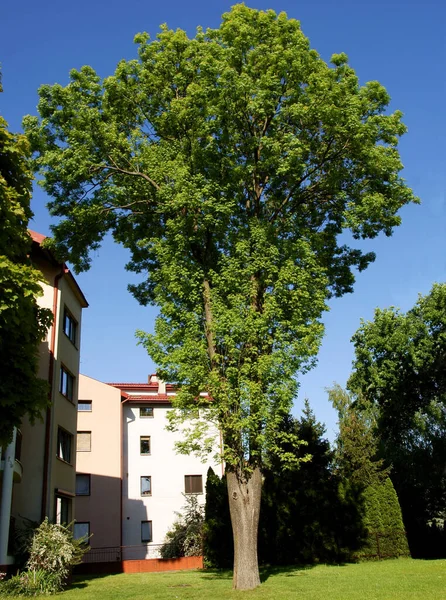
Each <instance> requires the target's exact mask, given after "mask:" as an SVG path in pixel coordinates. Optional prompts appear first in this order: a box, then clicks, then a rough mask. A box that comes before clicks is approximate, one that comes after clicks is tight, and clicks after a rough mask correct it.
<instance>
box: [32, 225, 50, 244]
mask: <svg viewBox="0 0 446 600" xmlns="http://www.w3.org/2000/svg"><path fill="white" fill-rule="evenodd" d="M28 232H29V235H30V236H31V239H32V241H33V242H37V243H38V244H41V243H42V242H43V240H46V235H42V234H41V233H37V231H33V230H32V229H28Z"/></svg>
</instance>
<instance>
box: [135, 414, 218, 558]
mask: <svg viewBox="0 0 446 600" xmlns="http://www.w3.org/2000/svg"><path fill="white" fill-rule="evenodd" d="M141 406H150V405H148V404H147V403H144V404H141ZM152 406H153V417H140V411H139V406H135V405H131V406H130V405H128V404H126V403H124V404H123V410H124V414H123V417H124V432H123V434H124V440H123V454H124V473H123V545H124V546H140V547H141V521H152V542H151V544H149V548H148V553H147V554H146V553H145V551H144V553H143V555H142V556H140V555H138V556H136V555H135V552H133V554H132V555H131V556H129V558H145V557H154V556H156V549H157V548H154V547H153V546H155V545H157V544H162V543H163V542H164V540H165V536H166V533H167V531H168V530H169V529H170V527H171V525H172V523H173V522H174V521H175V519H176V515H175V512H182V508H183V506H184V505H185V502H186V500H185V498H184V496H183V493H184V491H185V488H184V476H185V475H201V476H202V481H203V493H202V494H200V495H198V500H199V502H200V503H201V504H204V501H205V494H204V492H205V484H206V475H207V471H208V468H209V467H210V466H212V468H213V469H214V471H215V472H216V473H220V471H221V466H220V465H216V464H215V463H214V462H213V461H212V460H209V461H208V462H206V463H204V464H203V463H202V462H201V461H200V459H198V458H197V457H195V456H193V455H190V456H186V455H181V454H177V453H176V452H175V442H176V441H177V440H179V439H180V435H181V434H180V433H177V432H176V433H173V432H169V431H167V430H166V425H167V418H166V415H167V412H168V410H169V409H170V407H169V406H168V405H157V404H155V403H154V404H153V405H152ZM141 436H150V438H151V439H150V442H151V453H150V455H141V454H140V437H141ZM218 443H219V435H218V433H217V432H216V444H218ZM216 449H217V448H216ZM141 476H150V477H151V483H152V495H151V496H141V487H140V486H141V479H140V478H141ZM150 546H152V548H150Z"/></svg>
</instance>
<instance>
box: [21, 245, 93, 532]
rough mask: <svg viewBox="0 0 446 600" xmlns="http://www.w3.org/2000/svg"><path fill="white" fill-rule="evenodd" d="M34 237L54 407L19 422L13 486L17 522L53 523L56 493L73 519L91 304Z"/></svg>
mask: <svg viewBox="0 0 446 600" xmlns="http://www.w3.org/2000/svg"><path fill="white" fill-rule="evenodd" d="M32 236H33V240H34V244H33V252H32V260H33V264H34V265H35V266H36V267H37V268H38V269H40V270H41V272H42V274H43V277H44V283H43V284H42V288H43V295H42V296H41V297H40V298H39V304H40V306H42V307H45V308H49V309H50V310H51V311H52V312H53V314H54V320H53V325H52V327H51V328H50V330H49V332H48V335H47V337H46V339H45V340H44V341H43V342H42V343H41V345H40V349H39V354H40V361H39V372H38V375H39V377H40V378H42V379H45V380H47V381H48V382H49V384H50V396H51V406H50V407H49V409H48V410H46V411H44V412H43V414H42V420H41V421H36V422H35V423H34V424H31V423H30V422H29V420H28V419H25V420H24V421H23V422H22V425H21V431H22V436H23V441H22V456H21V462H22V465H23V477H22V481H21V482H20V483H17V484H15V485H14V489H13V502H12V511H11V515H12V516H13V517H15V518H16V520H17V523H18V524H19V525H20V520H21V518H22V517H24V518H26V519H31V520H32V521H40V520H41V519H42V518H43V517H44V516H48V517H49V519H50V520H51V521H54V520H56V519H57V515H56V504H57V503H56V497H57V496H59V497H62V498H63V499H64V500H63V502H64V505H65V508H66V511H65V518H67V519H68V521H71V520H72V519H73V517H74V506H73V502H74V497H75V473H76V467H75V460H76V451H75V450H76V446H75V444H76V420H77V410H76V408H77V394H78V378H79V348H80V332H81V318H82V309H83V308H85V307H86V306H88V304H87V302H86V300H85V297H84V296H83V294H82V292H81V290H80V289H79V287H78V285H77V283H76V281H75V280H74V278H73V276H72V275H71V273H70V271H69V270H68V269H67V268H66V266H65V265H62V264H60V263H58V262H57V261H56V260H55V259H54V257H53V255H52V254H51V253H50V252H48V251H47V250H45V249H43V248H42V247H41V246H40V242H41V241H42V240H43V239H44V238H43V236H39V235H38V234H37V236H36V234H32ZM66 309H68V311H69V312H70V314H71V316H72V319H73V321H74V322H75V323H76V327H75V336H74V340H73V341H72V340H70V339H69V337H68V336H67V335H66V333H65V332H64V314H65V310H66ZM62 364H63V365H64V366H65V367H66V368H67V369H68V371H69V373H70V375H71V376H72V377H73V381H74V386H73V393H72V395H71V398H67V397H66V395H64V394H62V393H61V391H60V389H61V388H60V376H61V372H60V367H61V365H62ZM59 428H63V429H64V431H66V432H67V433H68V434H69V435H71V436H72V437H71V446H72V447H71V457H70V460H69V461H68V460H66V461H65V460H62V459H60V458H58V457H57V454H58V444H57V440H58V430H59ZM60 517H61V515H60V514H59V518H60Z"/></svg>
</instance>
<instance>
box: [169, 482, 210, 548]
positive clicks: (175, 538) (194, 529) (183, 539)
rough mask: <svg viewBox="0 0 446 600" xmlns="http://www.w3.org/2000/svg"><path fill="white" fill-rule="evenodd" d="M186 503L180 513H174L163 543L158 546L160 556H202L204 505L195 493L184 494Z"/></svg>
mask: <svg viewBox="0 0 446 600" xmlns="http://www.w3.org/2000/svg"><path fill="white" fill-rule="evenodd" d="M183 495H184V497H185V499H186V504H185V505H184V506H183V511H182V512H181V513H175V514H176V515H177V519H176V521H175V522H174V524H173V525H172V528H171V529H170V530H169V531H168V532H167V534H166V539H165V542H164V544H163V545H162V546H161V548H160V554H161V557H162V558H179V557H181V556H202V554H203V523H204V515H203V512H204V507H203V506H202V505H201V504H199V502H198V499H197V497H196V496H195V495H187V496H186V495H185V494H183Z"/></svg>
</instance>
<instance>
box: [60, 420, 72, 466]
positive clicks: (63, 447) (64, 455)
mask: <svg viewBox="0 0 446 600" xmlns="http://www.w3.org/2000/svg"><path fill="white" fill-rule="evenodd" d="M72 440H73V436H72V435H71V433H68V431H65V429H62V428H61V427H59V428H58V430H57V457H58V458H60V459H61V460H64V461H65V462H67V463H71V445H72Z"/></svg>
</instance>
